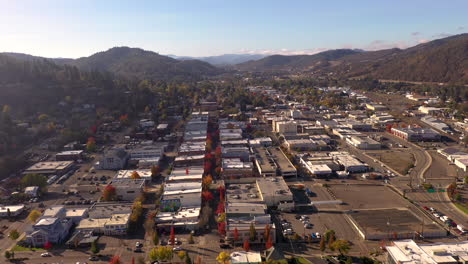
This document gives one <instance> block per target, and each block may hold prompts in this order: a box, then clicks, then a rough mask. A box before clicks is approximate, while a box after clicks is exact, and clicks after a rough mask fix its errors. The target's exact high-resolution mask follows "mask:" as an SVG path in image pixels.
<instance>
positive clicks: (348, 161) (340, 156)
mask: <svg viewBox="0 0 468 264" xmlns="http://www.w3.org/2000/svg"><path fill="white" fill-rule="evenodd" d="M329 155H330V156H331V157H333V159H334V160H335V161H337V162H338V163H339V164H341V165H342V166H343V167H344V169H345V170H346V171H347V172H351V173H356V172H366V171H367V170H368V169H369V166H368V165H367V164H365V163H363V162H361V161H360V160H358V159H357V158H355V157H354V156H352V155H351V154H349V153H348V152H330V154H329Z"/></svg>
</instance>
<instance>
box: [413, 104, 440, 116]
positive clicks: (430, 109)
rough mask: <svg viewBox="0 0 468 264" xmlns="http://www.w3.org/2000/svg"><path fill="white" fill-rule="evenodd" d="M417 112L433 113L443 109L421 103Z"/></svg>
mask: <svg viewBox="0 0 468 264" xmlns="http://www.w3.org/2000/svg"><path fill="white" fill-rule="evenodd" d="M418 110H419V112H421V113H423V114H426V115H434V114H437V113H440V112H442V110H444V109H443V108H438V107H431V106H425V105H422V106H420V107H419V108H418Z"/></svg>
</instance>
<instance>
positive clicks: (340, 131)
mask: <svg viewBox="0 0 468 264" xmlns="http://www.w3.org/2000/svg"><path fill="white" fill-rule="evenodd" d="M332 133H333V135H337V136H338V137H340V139H343V140H345V139H346V138H348V137H351V136H359V135H362V134H361V133H360V132H357V131H356V130H354V129H351V128H349V127H347V126H337V127H334V128H333V131H332Z"/></svg>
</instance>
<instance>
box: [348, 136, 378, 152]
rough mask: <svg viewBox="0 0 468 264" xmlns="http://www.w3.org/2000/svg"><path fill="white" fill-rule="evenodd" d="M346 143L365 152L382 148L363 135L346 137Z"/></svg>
mask: <svg viewBox="0 0 468 264" xmlns="http://www.w3.org/2000/svg"><path fill="white" fill-rule="evenodd" d="M346 143H348V144H349V145H351V146H354V147H356V148H358V149H365V150H374V149H380V148H381V147H382V145H381V144H380V143H379V142H377V141H375V140H373V139H371V138H370V137H367V136H364V135H362V136H351V137H348V138H346Z"/></svg>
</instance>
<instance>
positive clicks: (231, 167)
mask: <svg viewBox="0 0 468 264" xmlns="http://www.w3.org/2000/svg"><path fill="white" fill-rule="evenodd" d="M221 176H222V177H223V178H224V179H225V180H227V179H239V178H246V177H252V176H253V164H252V162H251V161H246V162H243V161H242V160H241V159H240V158H228V159H223V160H222V165H221Z"/></svg>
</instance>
